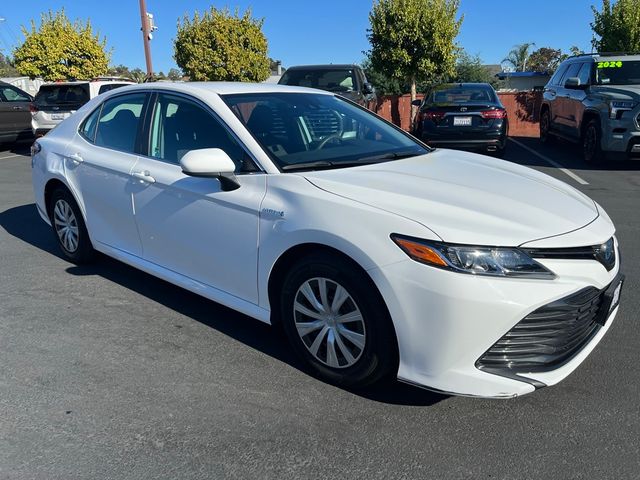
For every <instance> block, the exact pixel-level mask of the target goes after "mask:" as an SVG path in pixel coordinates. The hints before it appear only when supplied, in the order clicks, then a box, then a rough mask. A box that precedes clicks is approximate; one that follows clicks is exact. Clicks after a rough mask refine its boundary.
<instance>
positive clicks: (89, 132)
mask: <svg viewBox="0 0 640 480" xmlns="http://www.w3.org/2000/svg"><path fill="white" fill-rule="evenodd" d="M100 111H101V108H100V107H98V108H96V109H95V110H94V111H93V113H92V114H91V115H89V116H88V117H87V118H86V119H85V120H84V122H83V123H82V125H81V126H80V135H82V136H83V137H84V138H86V139H87V140H89V141H90V142H94V141H95V139H96V127H97V126H98V117H99V116H100Z"/></svg>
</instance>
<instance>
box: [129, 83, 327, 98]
mask: <svg viewBox="0 0 640 480" xmlns="http://www.w3.org/2000/svg"><path fill="white" fill-rule="evenodd" d="M167 87H170V88H171V89H172V90H174V91H176V92H184V93H189V92H209V93H216V94H218V95H230V94H243V93H278V92H280V93H316V94H318V95H333V93H330V92H325V91H323V90H317V89H313V88H307V87H291V86H288V85H278V84H276V83H245V82H151V83H139V84H137V85H131V86H128V87H123V88H126V89H127V90H137V89H152V90H153V89H165V90H166V89H167ZM118 91H122V89H118Z"/></svg>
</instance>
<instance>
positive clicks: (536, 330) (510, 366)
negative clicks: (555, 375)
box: [476, 287, 607, 373]
mask: <svg viewBox="0 0 640 480" xmlns="http://www.w3.org/2000/svg"><path fill="white" fill-rule="evenodd" d="M604 295H605V293H604V291H600V290H598V289H596V288H594V287H589V288H585V289H583V290H580V291H579V292H576V293H574V294H572V295H570V296H568V297H565V298H563V299H560V300H557V301H555V302H553V303H550V304H548V305H545V306H544V307H541V308H539V309H538V310H536V311H534V312H533V313H530V314H529V315H527V316H526V317H525V318H524V319H522V320H521V321H520V322H518V324H516V326H515V327H513V328H512V329H511V330H509V331H508V332H507V333H506V334H505V335H504V336H503V337H502V338H501V339H500V340H498V341H497V342H496V343H495V344H494V345H493V346H492V347H491V348H490V349H489V350H488V351H487V352H485V354H484V355H483V356H482V357H480V358H479V359H478V361H477V362H476V367H478V368H479V369H481V370H488V371H491V370H499V371H501V372H505V371H506V373H508V372H509V371H511V372H543V371H548V370H553V369H555V368H558V367H559V366H561V365H562V364H564V363H566V362H567V361H569V360H570V359H571V358H572V357H573V356H574V355H575V354H577V353H578V352H579V351H580V350H581V349H582V347H584V345H585V344H587V343H588V342H589V340H591V339H592V338H593V336H594V335H595V334H596V333H597V332H598V330H599V329H600V324H599V323H598V322H597V319H598V313H599V311H600V308H605V307H606V304H607V302H603V299H604ZM496 373H498V372H496Z"/></svg>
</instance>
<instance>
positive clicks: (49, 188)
mask: <svg viewBox="0 0 640 480" xmlns="http://www.w3.org/2000/svg"><path fill="white" fill-rule="evenodd" d="M58 188H64V189H65V190H67V191H68V192H69V194H70V195H71V196H72V197H73V199H74V200H75V201H76V204H77V205H78V208H79V209H80V213H82V217H83V218H82V219H83V220H84V222H85V225H86V223H87V215H86V213H85V211H84V208H83V204H82V203H81V202H80V201H79V200H78V196H77V195H76V194H75V193H74V192H73V189H72V188H69V185H67V184H66V183H64V182H63V181H62V180H60V179H59V178H51V179H49V180H48V181H47V183H46V184H45V186H44V207H45V209H46V213H47V217H49V218H51V205H50V203H51V195H53V192H54V191H56V190H57V189H58Z"/></svg>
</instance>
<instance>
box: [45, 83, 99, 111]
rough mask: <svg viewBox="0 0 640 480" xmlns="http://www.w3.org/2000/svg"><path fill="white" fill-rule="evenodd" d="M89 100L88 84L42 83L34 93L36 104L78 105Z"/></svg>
mask: <svg viewBox="0 0 640 480" xmlns="http://www.w3.org/2000/svg"><path fill="white" fill-rule="evenodd" d="M88 101H89V84H88V83H86V84H78V85H42V86H41V87H40V90H38V93H37V94H36V99H35V103H36V105H38V106H47V105H59V106H62V105H64V106H70V105H73V106H76V107H77V106H80V105H84V104H85V103H87V102H88Z"/></svg>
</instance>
